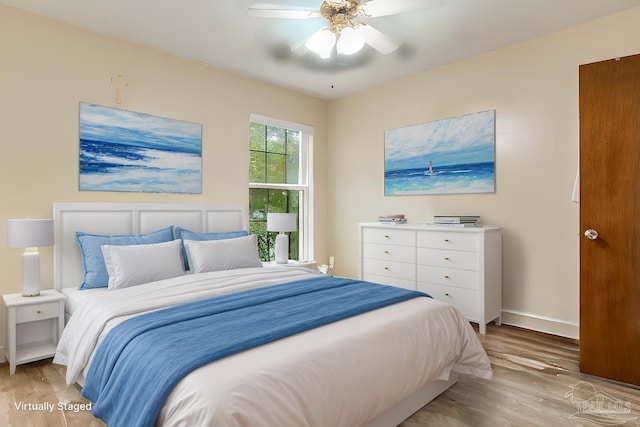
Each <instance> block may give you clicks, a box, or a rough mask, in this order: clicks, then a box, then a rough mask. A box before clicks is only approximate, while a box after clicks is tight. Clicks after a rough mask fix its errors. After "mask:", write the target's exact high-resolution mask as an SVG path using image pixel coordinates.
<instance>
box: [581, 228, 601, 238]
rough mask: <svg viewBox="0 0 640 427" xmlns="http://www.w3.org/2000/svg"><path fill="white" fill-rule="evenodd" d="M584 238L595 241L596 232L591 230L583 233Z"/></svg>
mask: <svg viewBox="0 0 640 427" xmlns="http://www.w3.org/2000/svg"><path fill="white" fill-rule="evenodd" d="M584 237H586V238H587V239H589V240H596V239H597V238H598V232H597V231H596V230H594V229H592V228H590V229H588V230H587V231H585V232H584Z"/></svg>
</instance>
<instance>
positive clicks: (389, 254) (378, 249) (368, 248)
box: [362, 243, 416, 263]
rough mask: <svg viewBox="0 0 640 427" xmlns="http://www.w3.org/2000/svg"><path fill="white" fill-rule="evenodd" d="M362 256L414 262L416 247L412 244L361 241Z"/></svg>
mask: <svg viewBox="0 0 640 427" xmlns="http://www.w3.org/2000/svg"><path fill="white" fill-rule="evenodd" d="M362 256H363V257H364V258H374V259H379V260H383V261H399V262H409V263H414V262H416V249H415V247H413V246H399V245H381V244H377V243H363V245H362Z"/></svg>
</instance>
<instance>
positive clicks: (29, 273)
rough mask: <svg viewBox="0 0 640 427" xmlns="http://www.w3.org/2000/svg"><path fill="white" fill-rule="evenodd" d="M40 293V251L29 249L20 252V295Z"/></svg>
mask: <svg viewBox="0 0 640 427" xmlns="http://www.w3.org/2000/svg"><path fill="white" fill-rule="evenodd" d="M38 295H40V253H39V252H38V251H37V250H36V251H29V252H25V253H23V254H22V296H24V297H36V296H38Z"/></svg>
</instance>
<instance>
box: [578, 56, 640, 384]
mask: <svg viewBox="0 0 640 427" xmlns="http://www.w3.org/2000/svg"><path fill="white" fill-rule="evenodd" d="M580 227H581V233H582V236H581V241H580V370H581V371H582V372H584V373H588V374H592V375H597V376H600V377H605V378H610V379H614V380H617V381H622V382H626V383H630V384H636V385H640V55H634V56H628V57H624V58H617V59H612V60H608V61H603V62H597V63H594V64H587V65H582V66H580ZM587 230H595V231H596V232H597V233H598V236H597V238H595V239H593V240H591V239H589V238H587V237H585V235H584V233H585V231H587ZM591 237H592V238H594V237H595V235H594V234H592V235H591Z"/></svg>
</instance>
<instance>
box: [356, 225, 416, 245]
mask: <svg viewBox="0 0 640 427" xmlns="http://www.w3.org/2000/svg"><path fill="white" fill-rule="evenodd" d="M362 241H363V242H364V243H378V244H385V245H401V246H415V245H416V232H415V231H413V230H396V229H389V228H364V229H363V230H362Z"/></svg>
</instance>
